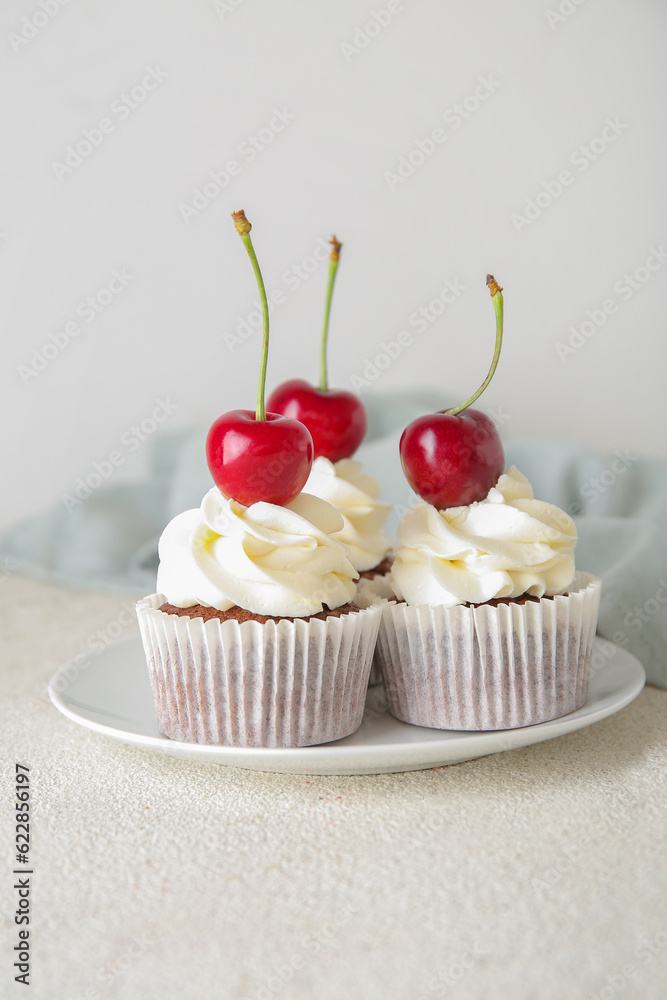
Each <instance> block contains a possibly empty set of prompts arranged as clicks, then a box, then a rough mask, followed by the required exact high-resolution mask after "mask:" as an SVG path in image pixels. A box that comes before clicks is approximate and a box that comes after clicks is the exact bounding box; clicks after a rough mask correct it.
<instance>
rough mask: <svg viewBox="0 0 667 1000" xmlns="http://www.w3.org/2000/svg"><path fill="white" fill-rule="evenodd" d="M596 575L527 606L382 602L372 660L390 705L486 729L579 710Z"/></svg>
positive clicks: (451, 725) (438, 723)
mask: <svg viewBox="0 0 667 1000" xmlns="http://www.w3.org/2000/svg"><path fill="white" fill-rule="evenodd" d="M599 603H600V580H599V579H598V578H597V577H594V576H591V575H590V574H586V573H577V574H576V577H575V580H574V582H573V584H572V587H571V589H570V592H569V593H568V594H567V595H558V596H556V597H552V598H542V600H540V601H539V602H538V601H527V602H526V603H525V604H517V603H508V604H499V605H488V604H479V605H476V606H473V607H466V606H465V605H457V606H456V607H453V608H444V607H430V606H426V605H423V606H410V605H407V604H404V603H399V604H391V605H389V604H386V605H384V606H383V610H382V624H381V626H380V634H379V637H378V644H377V651H376V657H377V659H378V661H379V664H380V669H381V671H382V676H383V680H384V685H385V691H386V694H387V699H388V701H389V710H390V711H391V713H392V714H393V715H395V716H396V718H397V719H401V720H402V721H403V722H409V723H412V724H413V725H417V726H428V727H430V728H433V729H453V730H463V731H486V730H493V729H514V728H518V727H521V726H530V725H535V724H537V723H539V722H546V721H547V720H548V719H557V718H559V717H560V716H563V715H567V714H568V713H569V712H574V711H576V709H578V708H581V706H582V705H584V704H585V702H586V698H587V696H588V679H589V674H590V663H591V654H592V651H593V641H594V638H595V627H596V624H597V616H598V609H599Z"/></svg>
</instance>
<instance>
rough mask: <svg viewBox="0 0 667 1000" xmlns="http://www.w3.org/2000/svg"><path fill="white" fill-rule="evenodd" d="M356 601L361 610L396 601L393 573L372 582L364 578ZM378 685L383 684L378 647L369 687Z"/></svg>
mask: <svg viewBox="0 0 667 1000" xmlns="http://www.w3.org/2000/svg"><path fill="white" fill-rule="evenodd" d="M354 600H355V602H356V603H357V604H358V605H359V607H360V608H368V607H370V606H371V605H372V604H376V603H377V602H378V601H395V600H396V595H395V594H394V591H393V590H392V587H391V573H383V574H382V575H380V576H374V577H373V578H372V580H369V579H368V578H367V577H362V579H361V580H359V583H358V585H357V594H356V597H355V598H354ZM377 684H382V673H381V672H380V662H379V660H378V654H377V647H376V651H375V654H374V655H373V662H372V664H371V674H370V677H369V679H368V686H369V687H375V686H376V685H377Z"/></svg>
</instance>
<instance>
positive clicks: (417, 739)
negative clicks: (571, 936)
mask: <svg viewBox="0 0 667 1000" xmlns="http://www.w3.org/2000/svg"><path fill="white" fill-rule="evenodd" d="M596 652H597V655H594V657H593V663H594V665H595V666H597V667H598V669H594V670H593V674H592V676H591V683H590V690H589V696H588V701H587V703H586V704H585V705H584V707H583V708H580V709H579V711H578V712H572V713H571V714H570V715H566V716H564V717H563V718H562V719H554V720H553V721H552V722H543V723H541V724H540V725H538V726H527V727H526V728H524V729H509V730H504V731H502V732H500V731H499V732H491V733H457V732H448V731H444V730H441V729H423V728H422V727H421V726H408V725H406V723H404V722H399V721H398V719H395V718H394V717H393V716H392V715H390V714H389V713H388V712H387V711H386V710H385V702H384V692H383V689H382V687H381V686H380V687H375V688H371V689H370V691H369V693H368V698H367V699H366V713H365V715H364V721H363V723H362V725H361V727H360V728H359V729H358V730H357V732H356V733H354V734H353V735H352V736H348V737H346V739H344V740H337V741H336V742H335V743H325V744H322V745H321V746H316V747H303V748H299V749H292V750H275V749H264V748H248V747H217V746H200V745H198V744H194V743H178V742H176V741H175V740H169V739H167V737H166V736H162V735H161V734H160V731H159V729H158V726H157V719H156V717H155V711H154V709H153V698H152V695H151V689H150V683H149V680H148V671H147V668H146V661H145V659H144V652H143V648H142V646H141V641H140V639H138V638H137V639H127V640H125V641H123V642H116V643H113V644H112V645H110V646H107V647H106V648H105V649H104V650H103V651H102V652H100V654H99V655H98V656H96V657H94V658H92V659H91V660H89V661H88V662H89V665H88V666H87V667H85V668H84V669H81V668H79V667H77V666H75V665H73V664H65V665H64V666H62V667H60V669H59V670H57V671H56V673H55V674H54V675H53V677H52V678H51V682H50V684H49V696H50V698H51V701H52V702H53V704H54V705H55V706H56V708H57V709H59V710H60V711H61V712H62V713H63V715H66V716H67V717H68V718H69V719H72V720H73V721H74V722H77V723H78V724H79V725H81V726H86V727H87V728H88V729H92V730H94V731H95V732H97V733H102V734H103V735H104V736H110V737H112V738H113V739H117V740H121V741H122V742H123V743H131V744H133V745H135V746H139V747H143V748H144V749H146V750H157V751H161V752H162V753H168V754H172V755H174V756H176V757H189V758H192V759H195V760H202V761H207V762H214V763H216V764H231V765H234V766H235V767H247V768H252V769H253V770H258V771H277V772H281V773H287V774H386V773H390V772H393V771H417V770H420V769H421V768H427V767H437V766H439V765H442V764H458V763H460V762H461V761H464V760H473V759H474V758H475V757H484V756H485V755H486V754H490V753H498V752H499V751H502V750H514V749H515V748H516V747H525V746H530V744H532V743H541V742H542V741H543V740H551V739H553V738H554V737H555V736H562V735H563V734H565V733H571V732H574V730H575V729H583V727H584V726H590V725H591V723H593V722H598V721H599V720H600V719H604V718H606V717H607V716H608V715H613V713H614V712H618V711H619V709H621V708H623V707H624V706H625V705H627V704H628V703H629V702H631V701H632V700H633V698H636V697H637V695H638V694H639V692H640V691H641V689H642V688H643V686H644V681H645V679H646V675H645V673H644V669H643V667H642V666H641V664H640V663H639V662H638V661H637V660H636V659H635V658H634V656H631V655H630V654H629V653H627V652H626V651H625V650H623V649H620V648H618V647H616V646H612V645H611V643H609V642H604V644H603V645H601V644H600V643H599V642H598V643H597V645H596Z"/></svg>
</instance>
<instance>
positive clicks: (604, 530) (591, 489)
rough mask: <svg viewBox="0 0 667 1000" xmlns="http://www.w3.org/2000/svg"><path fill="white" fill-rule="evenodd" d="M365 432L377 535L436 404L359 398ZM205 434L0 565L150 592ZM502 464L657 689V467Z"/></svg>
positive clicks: (661, 560)
mask: <svg viewBox="0 0 667 1000" xmlns="http://www.w3.org/2000/svg"><path fill="white" fill-rule="evenodd" d="M365 402H366V404H367V408H368V411H369V433H368V436H367V439H366V441H365V442H364V444H363V445H362V447H361V448H360V449H359V451H358V452H357V454H356V455H355V458H358V459H359V460H360V461H361V462H362V463H363V466H364V471H366V472H368V473H370V475H372V476H375V478H376V479H378V480H379V482H380V484H381V487H382V497H383V499H385V500H387V501H388V502H389V503H391V504H392V506H393V510H392V512H391V514H390V516H389V519H388V522H387V531H388V533H389V534H390V535H394V533H395V529H396V525H397V523H398V519H399V517H400V516H401V514H402V513H403V511H404V510H405V509H406V508H407V507H408V506H410V504H411V503H412V502H413V501H414V496H413V495H412V494H411V492H410V489H409V487H408V485H407V482H406V480H405V478H404V477H403V473H402V470H401V466H400V460H399V452H398V442H399V440H400V436H401V432H402V429H403V427H405V425H406V423H408V422H409V421H410V420H412V419H413V418H414V417H415V416H417V415H418V414H420V413H424V412H428V411H429V410H430V409H438V408H440V405H441V404H440V403H439V401H437V400H431V399H429V398H425V397H424V396H418V397H411V396H392V397H391V398H388V397H384V398H383V397H374V398H372V399H367V400H365ZM204 438H205V431H204V430H201V429H199V430H193V431H190V432H179V433H178V434H174V435H169V436H164V437H162V438H160V439H158V440H156V441H155V443H154V444H153V445H152V450H151V454H150V469H149V474H148V476H147V478H146V480H145V481H143V482H140V483H131V484H129V483H128V484H119V485H115V486H114V485H109V486H106V487H100V488H98V489H97V490H94V491H92V492H91V495H90V496H89V497H88V498H86V499H84V500H81V502H78V503H75V504H68V509H66V508H65V505H63V504H61V505H60V506H59V507H58V508H57V509H55V510H52V511H50V512H49V513H47V514H44V515H42V516H39V517H36V518H33V519H31V520H29V521H27V522H25V523H24V524H21V525H18V526H17V527H15V528H12V529H10V530H8V531H6V532H5V533H4V535H2V536H0V560H2V561H3V562H4V566H5V568H6V569H8V570H13V569H16V570H18V571H20V572H24V573H29V574H32V575H35V576H40V577H43V578H46V579H50V580H54V581H58V582H62V583H66V584H69V585H71V586H75V587H83V588H90V589H101V590H116V591H118V590H124V591H128V590H130V591H134V592H136V593H137V595H138V596H141V595H143V594H146V593H150V592H151V591H152V590H153V589H154V585H155V576H156V572H157V541H158V538H159V536H160V534H161V533H162V530H163V528H164V527H165V525H166V524H167V523H168V521H170V520H171V518H172V517H173V516H174V515H175V514H178V513H180V512H181V511H183V510H188V509H190V508H192V507H198V506H199V504H200V503H201V500H202V497H203V496H204V494H205V493H206V492H207V491H208V490H209V489H210V486H211V477H210V473H209V471H208V468H207V466H206V460H205V455H204ZM505 451H506V458H507V465H508V466H509V465H511V464H514V465H516V466H517V468H518V469H519V470H520V471H521V472H522V473H523V474H524V475H525V476H527V478H528V479H529V480H530V482H531V483H532V485H533V488H534V491H535V496H536V497H538V498H539V499H542V500H548V501H550V502H551V503H555V504H557V505H558V506H559V507H562V508H563V510H566V511H567V512H568V513H570V514H571V515H572V516H573V517H575V518H576V522H577V529H578V532H579V542H578V545H577V551H576V562H577V567H578V568H579V569H582V570H586V571H588V572H591V573H596V574H597V575H598V576H600V577H602V581H603V587H602V600H601V609H600V618H599V623H598V632H599V634H600V635H602V636H603V637H604V638H606V639H608V640H610V641H611V642H613V643H615V644H616V645H620V646H623V647H624V648H626V649H628V650H629V651H630V652H631V653H633V655H635V656H636V657H637V658H638V659H639V660H640V662H641V663H642V664H643V666H644V668H645V669H646V672H647V676H648V680H649V682H650V683H652V684H656V685H658V686H659V687H667V463H664V462H658V461H654V460H650V459H642V458H639V457H638V456H636V455H634V454H631V453H629V452H628V451H627V450H623V449H618V450H617V451H615V452H614V453H613V454H612V455H609V456H606V457H596V456H594V455H592V454H590V453H587V452H585V451H583V450H581V449H579V448H576V447H573V446H571V445H566V444H562V443H558V442H554V441H543V440H540V441H535V440H531V441H522V442H515V443H510V444H508V445H507V446H506V449H505Z"/></svg>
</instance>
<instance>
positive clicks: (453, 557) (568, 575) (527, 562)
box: [376, 275, 600, 731]
mask: <svg viewBox="0 0 667 1000" xmlns="http://www.w3.org/2000/svg"><path fill="white" fill-rule="evenodd" d="M487 283H488V285H489V288H490V291H491V295H492V297H493V302H494V306H495V310H496V352H495V356H494V361H493V363H492V366H491V370H490V372H489V375H488V376H487V379H486V380H485V382H484V383H483V385H482V387H481V388H480V389H479V390H478V392H477V393H475V395H474V396H473V397H471V398H470V399H469V400H467V401H466V403H464V404H462V405H461V406H459V407H456V408H454V409H452V410H449V411H446V412H444V411H443V412H442V413H437V414H433V415H431V417H420V418H418V420H416V421H414V422H413V424H411V425H410V426H409V427H408V428H406V430H405V432H404V434H403V437H402V439H401V459H402V462H403V468H404V471H405V473H406V477H407V478H408V480H409V482H410V485H411V486H412V487H413V489H414V490H415V491H416V492H417V493H418V494H419V495H420V496H421V497H422V502H420V503H418V504H416V505H415V506H414V507H412V508H411V509H410V510H409V511H407V512H406V513H405V514H404V515H403V517H402V518H401V521H400V523H399V526H398V530H397V547H396V552H395V561H394V565H393V568H392V585H393V588H394V591H395V593H396V595H397V597H398V600H397V602H396V603H394V604H390V605H386V606H385V607H384V608H383V613H382V625H381V627H380V635H379V638H378V646H377V651H376V659H377V661H378V662H379V664H380V669H381V672H382V676H383V680H384V684H385V690H386V693H387V699H388V702H389V708H390V711H391V712H392V714H393V715H395V716H396V717H397V718H398V719H401V720H403V721H404V722H408V723H411V724H413V725H419V726H427V727H431V728H435V729H450V730H464V731H486V730H496V729H511V728H515V727H521V726H529V725H534V724H537V723H540V722H545V721H547V720H549V719H555V718H559V717H560V716H563V715H567V714H568V713H569V712H572V711H575V710H576V709H578V708H580V707H581V706H582V705H583V704H584V703H585V702H586V698H587V693H588V679H589V674H590V662H591V655H592V650H593V642H594V637H595V629H596V624H597V615H598V609H599V600H600V580H599V579H598V578H597V577H593V576H591V575H590V574H586V573H577V572H575V563H574V551H575V546H576V541H577V532H576V527H575V525H574V522H573V521H572V519H571V518H570V517H569V515H567V514H566V513H565V512H564V511H562V510H560V509H559V508H557V507H555V506H554V505H552V504H549V503H545V502H542V501H539V500H535V499H534V496H533V491H532V488H531V486H530V483H529V482H528V480H527V479H526V478H525V477H524V476H522V475H521V473H520V472H519V471H518V470H517V469H515V468H514V467H512V468H510V469H509V470H508V472H507V473H505V474H502V469H503V467H504V454H503V448H502V443H501V442H500V439H499V437H498V434H497V431H496V430H495V427H494V425H493V423H492V422H491V421H490V420H489V418H488V417H486V416H485V415H484V414H483V413H479V412H477V411H468V407H469V406H470V404H471V403H472V402H474V401H475V400H476V399H477V398H478V396H479V395H480V394H481V392H482V391H483V389H484V388H485V387H486V386H487V385H488V383H489V382H490V380H491V378H492V376H493V373H494V371H495V367H496V365H497V362H498V357H499V354H500V346H501V343H502V327H503V300H502V294H501V293H502V289H501V288H500V286H499V285H498V283H497V282H496V281H495V280H494V279H493V278H492V276H490V275H489V276H488V278H487ZM466 411H468V412H466Z"/></svg>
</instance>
